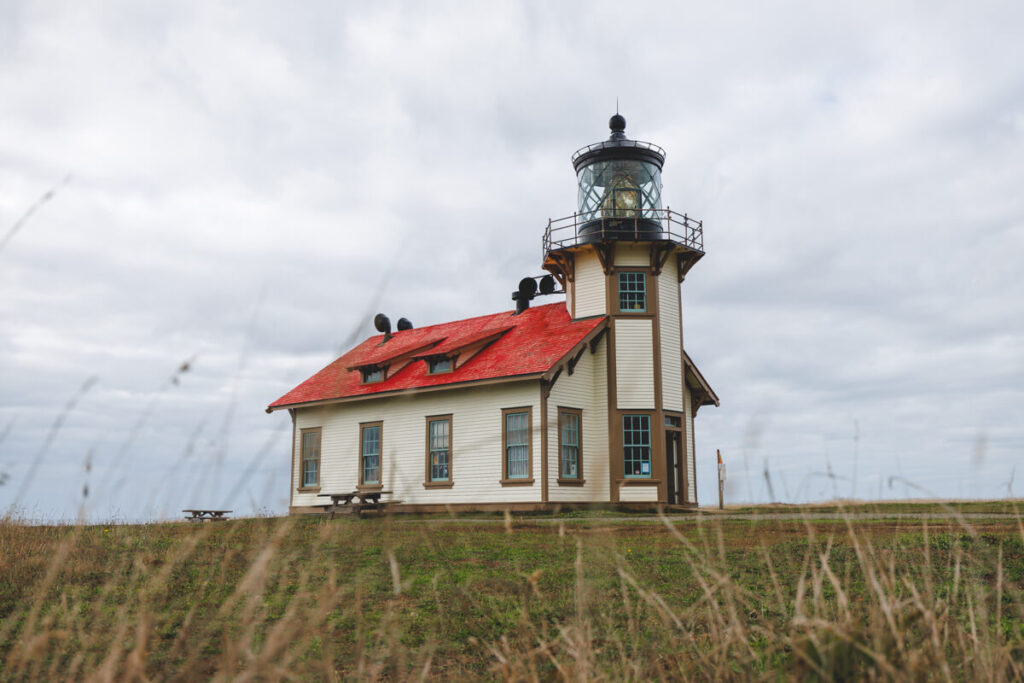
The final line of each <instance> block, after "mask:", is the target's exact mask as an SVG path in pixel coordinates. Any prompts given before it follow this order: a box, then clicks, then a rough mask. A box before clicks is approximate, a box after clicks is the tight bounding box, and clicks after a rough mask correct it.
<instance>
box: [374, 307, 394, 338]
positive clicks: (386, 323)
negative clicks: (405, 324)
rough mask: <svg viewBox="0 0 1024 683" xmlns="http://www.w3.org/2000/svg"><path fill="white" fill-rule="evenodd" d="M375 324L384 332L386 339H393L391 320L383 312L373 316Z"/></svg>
mask: <svg viewBox="0 0 1024 683" xmlns="http://www.w3.org/2000/svg"><path fill="white" fill-rule="evenodd" d="M373 326H374V327H376V328H377V331H378V332H382V333H384V341H387V340H388V339H391V321H390V320H388V317H387V316H386V315H384V314H383V313H378V314H377V315H375V316H373Z"/></svg>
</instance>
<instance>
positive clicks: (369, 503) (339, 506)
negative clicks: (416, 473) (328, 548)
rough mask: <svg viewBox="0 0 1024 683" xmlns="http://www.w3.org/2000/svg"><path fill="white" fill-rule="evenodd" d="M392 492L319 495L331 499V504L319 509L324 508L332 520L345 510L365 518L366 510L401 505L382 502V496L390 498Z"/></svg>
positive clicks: (391, 501)
mask: <svg viewBox="0 0 1024 683" xmlns="http://www.w3.org/2000/svg"><path fill="white" fill-rule="evenodd" d="M391 494H392V492H391V491H378V490H371V491H348V492H346V493H318V494H317V496H319V497H320V498H330V499H331V502H330V503H323V504H322V505H320V506H319V507H322V508H324V512H326V513H328V514H329V515H330V517H331V519H333V518H334V513H335V512H338V511H339V510H345V511H346V512H348V513H350V514H354V515H357V516H359V517H362V516H363V512H364V511H366V510H380V509H382V508H383V507H384V506H386V505H394V504H396V503H400V502H402V501H400V500H389V501H383V502H382V501H381V496H390V495H391Z"/></svg>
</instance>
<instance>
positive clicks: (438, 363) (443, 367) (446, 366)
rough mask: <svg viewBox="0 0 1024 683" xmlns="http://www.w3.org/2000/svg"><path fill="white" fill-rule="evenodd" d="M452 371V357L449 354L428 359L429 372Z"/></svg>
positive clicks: (434, 373) (433, 373)
mask: <svg viewBox="0 0 1024 683" xmlns="http://www.w3.org/2000/svg"><path fill="white" fill-rule="evenodd" d="M451 371H452V359H451V358H449V357H447V356H441V357H439V358H430V359H428V360H427V373H429V374H431V375H436V374H438V373H441V372H451Z"/></svg>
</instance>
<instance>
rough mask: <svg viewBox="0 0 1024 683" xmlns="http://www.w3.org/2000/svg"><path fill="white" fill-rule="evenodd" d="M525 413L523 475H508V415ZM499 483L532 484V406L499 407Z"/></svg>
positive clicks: (513, 484) (511, 484) (506, 484)
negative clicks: (524, 473)
mask: <svg viewBox="0 0 1024 683" xmlns="http://www.w3.org/2000/svg"><path fill="white" fill-rule="evenodd" d="M518 413H526V463H527V471H526V476H525V477H514V478H510V477H509V476H508V448H509V446H508V416H509V415H515V414H518ZM501 485H502V486H531V485H533V406H520V407H518V408H502V409H501Z"/></svg>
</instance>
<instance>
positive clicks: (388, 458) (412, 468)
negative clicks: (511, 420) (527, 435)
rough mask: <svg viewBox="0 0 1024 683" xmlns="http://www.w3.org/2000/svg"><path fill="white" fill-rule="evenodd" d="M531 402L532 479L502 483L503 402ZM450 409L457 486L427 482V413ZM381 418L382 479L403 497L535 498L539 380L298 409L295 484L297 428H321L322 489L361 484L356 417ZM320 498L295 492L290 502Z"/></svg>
mask: <svg viewBox="0 0 1024 683" xmlns="http://www.w3.org/2000/svg"><path fill="white" fill-rule="evenodd" d="M520 406H532V408H533V439H532V444H531V448H532V451H531V455H532V458H533V477H534V483H533V485H532V486H504V487H503V486H502V485H501V483H500V479H501V464H502V458H503V452H504V448H503V444H502V442H501V426H502V425H501V419H502V418H501V409H502V408H517V407H520ZM448 413H451V414H452V437H451V452H452V456H451V458H452V459H451V463H452V464H451V467H452V479H453V481H454V482H455V485H454V486H453V487H452V488H450V489H425V488H424V487H423V481H424V477H425V474H426V472H425V469H426V417H427V416H428V415H442V414H448ZM375 420H381V421H382V422H383V430H382V435H381V454H382V470H383V471H382V473H381V475H382V480H381V481H382V483H383V485H384V489H385V490H386V491H393V492H394V496H393V497H394V498H395V499H396V500H401V501H403V502H405V503H442V504H443V503H481V502H487V503H500V502H539V501H540V481H541V469H540V454H541V448H540V443H541V429H540V385H539V383H538V382H536V381H526V382H512V383H508V384H497V385H491V386H476V387H474V386H472V385H470V386H469V387H466V388H462V389H451V390H447V391H436V392H427V393H421V394H413V395H410V396H406V397H403V396H392V397H381V398H375V399H366V400H364V401H358V402H353V403H342V404H336V405H333V406H322V407H314V408H299V409H298V410H297V411H296V440H295V443H294V444H293V448H295V449H296V450H295V471H294V472H293V473H292V487H293V490H294V489H295V488H296V487H297V485H298V481H299V479H298V477H299V471H300V467H301V458H300V457H299V456H300V452H299V450H298V449H299V434H300V433H301V432H300V430H302V429H305V428H308V427H322V430H323V432H322V433H323V436H322V440H321V444H320V491H321V492H322V493H335V492H343V491H352V490H355V487H356V484H358V483H359V470H358V467H359V423H361V422H371V421H375ZM324 500H325V499H323V498H317V496H316V494H315V493H300V492H298V491H296V492H295V496H294V499H293V503H292V504H293V505H296V506H302V505H315V504H318V503H323V501H324Z"/></svg>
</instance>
